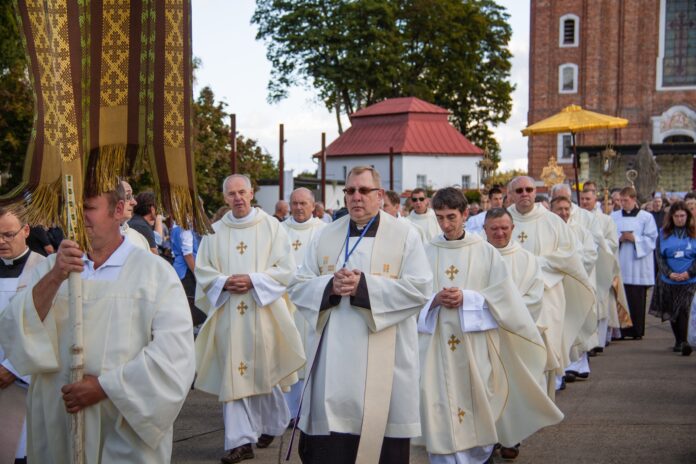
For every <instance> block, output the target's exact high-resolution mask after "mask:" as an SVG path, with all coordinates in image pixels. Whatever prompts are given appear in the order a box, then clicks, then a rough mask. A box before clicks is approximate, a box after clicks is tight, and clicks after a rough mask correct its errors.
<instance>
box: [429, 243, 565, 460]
mask: <svg viewBox="0 0 696 464" xmlns="http://www.w3.org/2000/svg"><path fill="white" fill-rule="evenodd" d="M426 254H427V255H428V260H429V262H430V265H431V267H432V269H433V274H434V283H433V288H434V292H436V291H439V290H441V289H442V288H445V287H458V288H460V289H461V290H462V293H463V297H464V302H463V305H462V307H461V308H441V307H439V306H436V307H431V305H430V304H427V305H426V306H425V307H424V308H423V310H422V312H421V315H420V317H419V330H420V332H421V333H420V334H419V345H420V358H421V378H420V389H421V421H422V423H423V437H424V439H425V443H426V447H427V449H428V452H430V453H433V454H453V453H457V452H459V451H463V450H467V449H470V448H474V447H479V446H485V445H490V444H495V443H498V442H499V443H501V444H503V446H514V445H516V444H517V443H519V442H520V441H522V440H523V439H525V438H527V437H529V436H530V435H531V434H533V433H534V432H536V431H537V430H539V429H540V428H542V427H545V426H548V425H553V424H556V423H558V422H560V420H561V419H562V418H563V414H562V413H561V412H560V411H559V410H558V408H556V406H555V405H554V404H553V402H552V401H551V400H550V399H549V398H548V396H547V394H546V381H545V377H544V369H545V365H546V348H545V347H544V342H543V340H542V338H541V335H540V334H539V332H538V330H537V328H536V326H535V325H534V321H533V320H532V317H531V316H530V314H529V311H528V310H527V308H526V307H525V305H524V303H523V302H522V298H521V297H520V294H519V291H518V290H517V289H516V287H515V284H514V282H513V280H512V278H511V277H510V274H509V273H508V270H507V267H506V265H505V262H504V261H503V259H502V257H501V256H500V254H499V253H498V252H497V251H496V249H495V248H493V247H492V246H491V245H489V244H488V243H486V242H485V241H484V240H483V239H482V238H481V237H480V236H478V235H475V234H468V233H467V234H466V235H465V237H464V238H463V239H462V240H453V241H447V240H445V239H444V237H442V236H439V237H436V238H435V239H433V240H432V241H431V243H430V244H428V245H427V246H426ZM488 317H492V320H493V324H490V323H486V320H487V318H488ZM434 319H436V320H434ZM429 320H430V321H432V322H430V321H429Z"/></svg>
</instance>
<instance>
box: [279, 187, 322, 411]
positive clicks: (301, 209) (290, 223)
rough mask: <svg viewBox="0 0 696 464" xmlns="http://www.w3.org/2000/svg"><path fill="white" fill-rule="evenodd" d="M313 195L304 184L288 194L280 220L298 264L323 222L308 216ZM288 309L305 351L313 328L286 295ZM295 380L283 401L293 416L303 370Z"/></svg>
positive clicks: (301, 384)
mask: <svg viewBox="0 0 696 464" xmlns="http://www.w3.org/2000/svg"><path fill="white" fill-rule="evenodd" d="M314 203H315V200H314V194H313V193H312V192H311V190H309V189H306V188H304V187H300V188H298V189H295V190H294V191H293V192H292V194H291V195H290V217H289V218H288V219H287V220H285V221H283V222H282V226H283V228H284V229H285V232H286V233H287V234H288V239H289V240H290V249H291V251H292V254H293V256H294V258H295V264H297V266H298V267H299V266H300V265H301V264H302V261H303V260H304V255H305V252H306V251H307V248H309V246H310V243H311V242H312V238H313V237H314V234H315V233H317V231H319V230H321V229H322V228H323V227H324V226H326V223H325V222H324V221H322V220H321V219H319V218H316V217H313V216H312V211H314ZM285 301H286V303H287V305H288V308H289V309H290V312H291V313H292V315H293V318H294V320H295V325H296V326H297V330H298V331H299V332H300V337H301V338H302V346H303V347H304V349H305V352H307V350H308V349H309V348H311V347H310V345H309V339H310V334H312V332H313V331H314V327H312V326H310V325H309V323H308V322H307V320H306V319H305V318H304V317H303V316H302V315H301V314H300V312H299V311H298V310H297V308H296V307H295V305H294V304H293V303H292V301H290V299H289V298H287V295H286V299H285ZM297 376H298V378H299V382H296V383H294V384H293V385H292V387H291V388H290V391H288V392H287V393H285V401H286V402H287V404H288V408H289V409H290V417H292V418H293V419H294V418H295V417H296V416H297V413H298V411H299V406H300V397H301V395H302V389H303V387H304V379H305V369H304V368H302V369H300V370H299V371H297Z"/></svg>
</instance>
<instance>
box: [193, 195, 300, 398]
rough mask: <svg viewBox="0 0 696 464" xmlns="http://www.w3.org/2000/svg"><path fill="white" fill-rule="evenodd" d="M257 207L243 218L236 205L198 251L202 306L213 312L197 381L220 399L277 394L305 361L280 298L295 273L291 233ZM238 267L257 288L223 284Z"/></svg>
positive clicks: (204, 330) (199, 350) (201, 342)
mask: <svg viewBox="0 0 696 464" xmlns="http://www.w3.org/2000/svg"><path fill="white" fill-rule="evenodd" d="M252 213H253V214H250V215H249V217H250V219H249V220H247V221H244V222H240V221H236V220H235V219H234V217H233V216H232V213H231V212H229V213H227V214H226V215H225V216H223V218H222V219H221V220H220V221H218V222H216V223H215V224H213V230H214V231H215V233H214V234H213V235H206V236H204V237H203V239H202V240H201V244H200V247H199V248H198V255H197V256H196V268H195V275H196V281H197V283H198V287H197V288H196V306H198V307H199V308H201V310H203V311H205V312H206V313H207V315H208V318H207V319H206V321H205V323H204V324H203V327H201V330H200V332H199V333H198V337H197V338H196V367H197V371H198V376H197V377H196V384H195V387H196V388H197V389H198V390H202V391H205V392H207V393H211V394H214V395H218V398H219V400H220V401H222V402H228V401H232V400H238V399H241V398H246V397H249V396H253V395H260V394H267V393H271V390H272V389H273V387H274V386H275V385H277V384H278V383H280V382H281V380H283V379H285V378H286V377H288V376H290V375H291V374H293V373H294V372H296V371H297V370H298V369H300V368H301V367H302V366H303V365H304V362H305V357H304V349H303V348H302V340H301V339H300V334H299V333H298V331H297V328H296V327H295V323H294V322H293V320H292V316H291V315H290V312H289V311H288V308H287V306H286V304H285V300H284V299H283V298H282V294H283V287H284V286H285V285H287V283H288V281H289V280H290V277H291V276H292V275H293V273H294V272H295V260H294V258H293V255H292V253H291V252H290V242H289V240H288V236H287V234H286V233H285V229H284V228H283V227H281V226H280V223H279V222H278V221H277V220H276V219H275V218H274V217H272V216H269V215H268V214H266V213H264V212H263V211H262V210H260V209H258V208H255V209H254V210H252ZM256 273H258V274H261V275H260V276H255V274H256ZM233 274H249V275H250V276H251V277H252V281H253V282H254V288H252V290H251V291H250V292H247V293H245V294H242V295H237V294H230V293H229V292H227V291H224V290H223V285H224V282H225V280H226V279H227V278H228V277H229V276H230V275H233ZM259 300H260V301H259Z"/></svg>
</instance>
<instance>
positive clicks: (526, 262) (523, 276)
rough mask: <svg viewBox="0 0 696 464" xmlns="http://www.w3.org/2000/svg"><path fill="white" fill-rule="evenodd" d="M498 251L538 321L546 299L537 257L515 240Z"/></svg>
mask: <svg viewBox="0 0 696 464" xmlns="http://www.w3.org/2000/svg"><path fill="white" fill-rule="evenodd" d="M497 250H498V252H499V253H500V254H501V256H502V257H503V261H505V264H506V265H507V268H508V271H509V272H510V276H511V277H512V281H513V282H515V286H516V287H517V289H518V290H519V291H520V294H521V295H522V301H523V302H524V304H525V306H526V307H527V309H528V310H529V314H530V315H531V316H532V319H534V320H535V321H536V320H537V319H538V318H539V314H540V313H541V303H542V301H543V298H544V278H543V277H542V274H541V267H540V266H539V263H538V262H537V259H536V256H534V255H533V254H532V253H530V252H528V251H527V250H525V249H524V248H522V247H521V246H520V244H519V243H517V242H516V241H515V240H510V242H509V243H508V244H507V246H505V247H504V248H497Z"/></svg>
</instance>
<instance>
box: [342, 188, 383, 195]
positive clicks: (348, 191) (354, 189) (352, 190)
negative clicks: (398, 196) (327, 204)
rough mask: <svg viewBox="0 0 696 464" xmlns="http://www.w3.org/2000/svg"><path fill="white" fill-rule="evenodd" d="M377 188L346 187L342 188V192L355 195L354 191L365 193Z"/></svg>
mask: <svg viewBox="0 0 696 464" xmlns="http://www.w3.org/2000/svg"><path fill="white" fill-rule="evenodd" d="M377 190H379V189H378V188H370V187H360V188H355V187H346V188H344V189H343V193H345V194H346V195H355V192H358V193H359V194H360V195H367V194H368V193H372V192H375V191H377Z"/></svg>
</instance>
